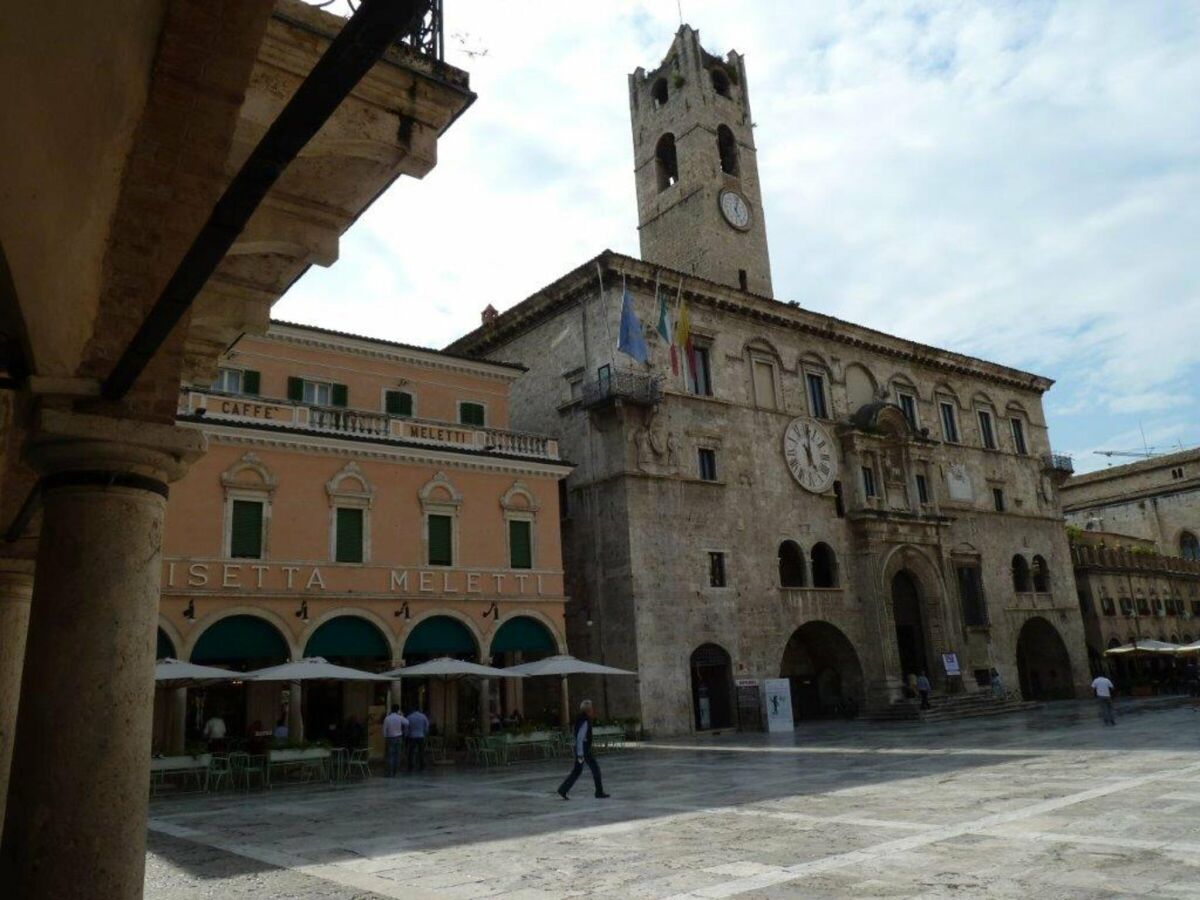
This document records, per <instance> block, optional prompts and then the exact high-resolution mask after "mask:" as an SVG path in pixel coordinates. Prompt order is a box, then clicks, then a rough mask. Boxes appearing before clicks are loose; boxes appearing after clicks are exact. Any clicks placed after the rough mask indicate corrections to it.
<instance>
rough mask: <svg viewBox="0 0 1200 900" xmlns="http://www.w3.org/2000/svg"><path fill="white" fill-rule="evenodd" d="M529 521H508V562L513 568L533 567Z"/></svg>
mask: <svg viewBox="0 0 1200 900" xmlns="http://www.w3.org/2000/svg"><path fill="white" fill-rule="evenodd" d="M530 525H531V523H529V522H525V521H512V522H509V523H508V562H509V565H510V566H511V567H512V568H514V569H532V568H533V539H532V534H531V528H530Z"/></svg>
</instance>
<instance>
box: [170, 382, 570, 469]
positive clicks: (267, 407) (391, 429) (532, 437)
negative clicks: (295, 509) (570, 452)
mask: <svg viewBox="0 0 1200 900" xmlns="http://www.w3.org/2000/svg"><path fill="white" fill-rule="evenodd" d="M179 414H180V415H184V416H186V415H198V416H203V417H204V419H205V420H206V421H209V420H211V421H214V422H217V421H231V422H243V423H252V424H256V425H262V426H267V427H283V428H296V429H301V430H304V431H317V432H323V433H326V434H330V435H336V436H339V437H347V438H370V439H373V440H385V441H396V442H398V443H401V442H402V443H412V444H428V445H430V446H439V447H450V448H455V449H459V450H472V451H479V452H483V453H504V454H508V455H512V456H528V457H536V458H541V459H550V460H555V459H559V455H558V441H556V440H554V439H553V438H548V437H544V436H542V435H539V434H526V433H524V432H520V431H508V430H506V429H503V428H487V427H483V426H478V425H460V424H457V423H452V422H438V421H434V420H432V419H413V418H407V417H404V416H392V415H388V414H387V413H382V412H375V411H374V410H369V409H351V408H346V407H334V406H310V405H308V404H304V403H295V402H292V401H288V400H270V399H267V398H264V397H247V396H242V395H232V394H223V393H220V392H217V391H201V390H185V391H184V392H183V394H182V395H181V397H180V404H179Z"/></svg>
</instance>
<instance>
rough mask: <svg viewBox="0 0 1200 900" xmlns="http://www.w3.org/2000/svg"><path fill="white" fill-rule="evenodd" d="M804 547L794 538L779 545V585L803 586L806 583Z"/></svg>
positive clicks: (788, 586) (786, 586)
mask: <svg viewBox="0 0 1200 900" xmlns="http://www.w3.org/2000/svg"><path fill="white" fill-rule="evenodd" d="M804 575H805V565H804V549H803V548H802V547H801V546H800V545H799V544H797V543H796V542H795V541H793V540H785V541H783V542H782V543H781V544H780V545H779V586H780V587H785V588H802V587H804V584H805V577H804Z"/></svg>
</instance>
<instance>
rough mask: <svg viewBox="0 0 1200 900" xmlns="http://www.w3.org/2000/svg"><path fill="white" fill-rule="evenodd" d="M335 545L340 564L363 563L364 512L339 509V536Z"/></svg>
mask: <svg viewBox="0 0 1200 900" xmlns="http://www.w3.org/2000/svg"><path fill="white" fill-rule="evenodd" d="M334 544H335V548H334V549H335V555H336V559H337V561H338V562H348V563H360V562H362V561H363V511H362V510H361V509H342V508H339V509H338V511H337V536H336V539H335V541H334Z"/></svg>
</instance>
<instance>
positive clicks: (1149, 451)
mask: <svg viewBox="0 0 1200 900" xmlns="http://www.w3.org/2000/svg"><path fill="white" fill-rule="evenodd" d="M1092 452H1093V453H1095V454H1096V455H1097V456H1107V457H1108V458H1109V459H1112V458H1113V457H1114V456H1130V457H1133V458H1135V459H1149V458H1150V457H1152V456H1162V455H1163V454H1164V453H1165V452H1166V451H1165V450H1156V449H1155V448H1154V447H1147V448H1146V449H1145V450H1093V451H1092Z"/></svg>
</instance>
